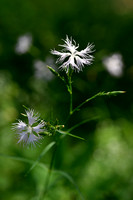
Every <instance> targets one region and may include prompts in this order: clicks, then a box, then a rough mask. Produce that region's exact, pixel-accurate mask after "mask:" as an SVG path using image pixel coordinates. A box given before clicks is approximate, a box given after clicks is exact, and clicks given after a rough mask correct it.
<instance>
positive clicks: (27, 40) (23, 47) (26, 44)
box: [15, 33, 32, 54]
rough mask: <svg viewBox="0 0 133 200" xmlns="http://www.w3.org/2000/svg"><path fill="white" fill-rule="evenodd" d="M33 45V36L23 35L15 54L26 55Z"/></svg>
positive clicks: (19, 39)
mask: <svg viewBox="0 0 133 200" xmlns="http://www.w3.org/2000/svg"><path fill="white" fill-rule="evenodd" d="M31 45H32V36H31V34H29V33H27V34H25V35H21V36H20V37H19V38H18V41H17V44H16V46H15V52H16V53H18V54H24V53H26V52H27V51H28V50H29V49H30V47H31Z"/></svg>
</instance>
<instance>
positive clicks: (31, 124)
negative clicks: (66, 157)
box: [13, 110, 45, 145]
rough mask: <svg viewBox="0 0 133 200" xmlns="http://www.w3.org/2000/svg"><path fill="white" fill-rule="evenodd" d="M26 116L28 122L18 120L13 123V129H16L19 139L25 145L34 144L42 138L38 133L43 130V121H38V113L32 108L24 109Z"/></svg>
mask: <svg viewBox="0 0 133 200" xmlns="http://www.w3.org/2000/svg"><path fill="white" fill-rule="evenodd" d="M26 117H27V118H28V123H27V124H26V123H25V122H23V121H21V120H18V122H17V123H13V130H15V131H16V133H17V135H18V138H19V141H18V143H20V142H23V143H24V144H26V145H30V144H31V145H35V144H36V143H38V141H39V140H40V139H41V138H42V137H41V136H40V134H39V133H41V132H44V129H43V128H44V126H45V122H44V121H41V122H40V123H38V121H39V116H38V114H36V113H34V110H28V111H27V110H26Z"/></svg>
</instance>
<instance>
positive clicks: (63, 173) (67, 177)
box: [53, 170, 84, 200]
mask: <svg viewBox="0 0 133 200" xmlns="http://www.w3.org/2000/svg"><path fill="white" fill-rule="evenodd" d="M53 173H57V174H60V175H61V176H64V177H65V178H66V179H67V180H68V181H69V182H70V183H72V184H73V185H74V187H75V189H76V190H77V192H78V194H79V195H80V198H81V199H82V200H84V197H83V195H82V193H81V192H80V190H79V188H78V186H77V184H76V183H75V181H74V180H73V178H72V177H71V176H70V175H69V174H68V173H66V172H64V171H61V170H54V171H53Z"/></svg>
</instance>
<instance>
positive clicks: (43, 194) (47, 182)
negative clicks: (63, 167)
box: [41, 145, 57, 199]
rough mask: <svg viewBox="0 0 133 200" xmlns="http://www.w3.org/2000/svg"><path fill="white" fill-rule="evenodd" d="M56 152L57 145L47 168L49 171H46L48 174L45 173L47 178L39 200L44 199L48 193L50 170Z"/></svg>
mask: <svg viewBox="0 0 133 200" xmlns="http://www.w3.org/2000/svg"><path fill="white" fill-rule="evenodd" d="M56 150H57V145H56V146H55V150H54V151H53V154H52V158H51V162H50V167H49V170H48V173H47V177H46V182H45V189H44V191H42V194H41V199H44V197H45V195H46V193H47V191H48V186H49V182H50V177H51V173H52V168H53V164H54V160H55V155H56Z"/></svg>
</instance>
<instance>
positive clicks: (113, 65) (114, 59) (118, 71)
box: [103, 53, 124, 77]
mask: <svg viewBox="0 0 133 200" xmlns="http://www.w3.org/2000/svg"><path fill="white" fill-rule="evenodd" d="M103 64H104V66H105V68H106V70H107V71H108V72H109V73H110V74H111V75H112V76H114V77H121V76H122V75H123V68H124V64H123V59H122V55H121V54H119V53H114V54H112V55H111V56H107V57H105V58H104V59H103Z"/></svg>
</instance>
